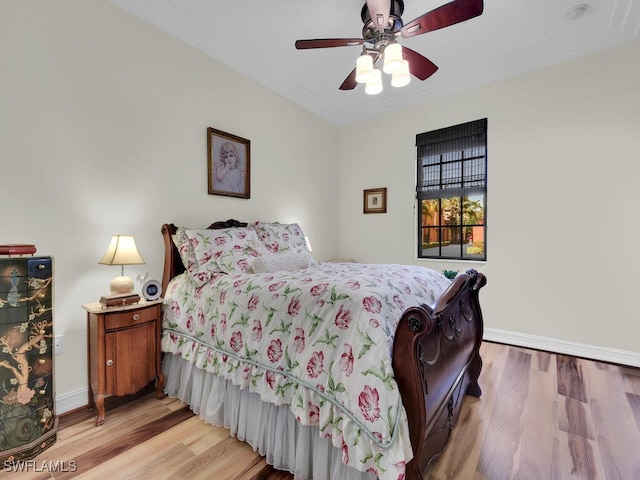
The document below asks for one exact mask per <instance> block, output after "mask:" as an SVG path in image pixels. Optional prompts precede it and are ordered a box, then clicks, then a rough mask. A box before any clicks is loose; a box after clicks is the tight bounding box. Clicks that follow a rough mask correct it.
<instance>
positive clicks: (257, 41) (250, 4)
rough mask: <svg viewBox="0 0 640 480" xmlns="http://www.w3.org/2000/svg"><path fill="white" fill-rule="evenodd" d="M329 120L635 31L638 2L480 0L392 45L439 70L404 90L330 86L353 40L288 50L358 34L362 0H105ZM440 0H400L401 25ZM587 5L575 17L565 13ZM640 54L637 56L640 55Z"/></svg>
mask: <svg viewBox="0 0 640 480" xmlns="http://www.w3.org/2000/svg"><path fill="white" fill-rule="evenodd" d="M110 1H111V3H113V4H115V5H118V6H120V7H122V8H123V9H125V10H127V11H129V12H131V13H132V14H134V15H136V16H138V17H140V18H142V19H144V20H146V21H147V22H149V23H151V24H153V25H155V26H157V27H158V28H160V29H162V30H164V31H165V32H167V33H169V34H171V35H173V36H174V37H177V38H179V39H181V40H182V41H184V42H186V43H187V44H189V45H192V46H193V47H195V48H197V49H198V50H200V51H202V52H204V53H206V54H207V55H209V56H211V57H213V58H215V59H217V60H218V61H220V62H222V63H224V64H226V65H228V66H229V67H231V68H232V69H234V70H236V71H238V72H240V73H242V74H244V75H246V76H248V77H250V78H251V79H253V80H255V81H256V82H259V83H260V84H262V85H264V86H266V87H268V88H270V89H271V90H273V91H275V92H277V93H279V94H281V95H283V96H284V97H287V98H289V99H290V100H292V101H293V102H295V103H297V104H299V105H301V106H302V107H304V108H306V109H308V110H310V111H312V112H314V113H316V114H317V115H319V116H321V117H323V118H325V119H327V120H329V121H330V122H332V123H334V124H336V125H345V124H348V123H351V122H353V121H356V120H361V119H364V118H367V117H370V116H372V115H377V114H380V113H382V112H385V111H389V110H392V109H395V108H399V107H402V106H406V105H409V104H412V103H414V102H416V101H420V100H423V99H426V98H428V97H431V96H435V95H440V94H443V93H448V92H453V91H457V90H461V89H467V88H470V87H474V86H477V85H481V84H485V83H489V82H492V81H495V80H498V79H500V78H505V77H509V76H513V75H516V74H520V73H524V72H527V71H531V70H534V69H538V68H541V67H545V66H548V65H553V64H556V63H559V62H562V61H565V60H569V59H572V58H577V57H581V56H584V55H587V54H589V53H592V52H596V51H600V50H603V49H606V48H609V47H612V46H614V45H617V44H621V43H623V42H628V41H630V40H637V39H639V38H640V0H485V2H484V12H483V14H482V15H481V16H479V17H476V18H474V19H471V20H468V21H466V22H463V23H459V24H457V25H453V26H450V27H448V28H444V29H442V30H438V31H434V32H429V33H426V34H424V35H419V36H415V37H409V38H399V42H400V43H401V44H403V45H406V46H407V47H409V48H411V49H413V50H415V51H417V52H418V53H420V54H422V55H424V56H425V57H427V58H428V59H430V60H431V61H432V62H434V63H435V64H436V65H437V66H438V67H439V70H438V71H437V72H436V73H435V74H434V75H433V76H432V77H430V78H428V79H426V80H425V81H422V82H421V81H420V80H418V79H416V78H415V77H414V78H413V79H412V81H411V83H410V84H409V85H408V86H406V87H402V88H394V87H392V86H391V85H390V84H389V78H388V77H389V76H388V75H384V74H383V77H387V78H386V79H383V81H384V82H385V85H384V91H383V92H382V93H381V94H379V95H374V96H370V95H366V94H365V93H364V87H363V86H362V85H358V87H356V89H354V90H351V91H341V90H339V89H338V87H339V86H340V84H341V83H342V81H343V80H344V79H345V78H346V76H347V75H348V74H349V73H350V72H351V70H353V68H354V67H355V61H356V59H357V57H358V56H359V55H360V52H361V49H362V47H361V46H351V47H339V48H325V49H313V50H296V48H295V47H294V43H295V41H296V40H298V39H312V38H343V37H354V38H361V37H362V21H361V19H360V10H361V8H362V6H363V5H364V0H315V1H312V0H268V1H267V0H110ZM445 3H448V1H447V0H405V10H404V13H403V14H402V20H403V22H404V23H405V24H407V23H408V22H410V21H411V20H413V19H414V18H416V17H419V16H420V15H422V14H423V13H426V12H428V11H431V10H433V9H434V8H436V7H438V6H440V5H443V4H445ZM581 3H587V4H588V5H589V8H588V10H587V12H586V14H585V15H584V16H583V17H582V18H580V19H578V20H574V21H570V20H569V19H568V18H567V12H569V10H571V9H572V8H573V7H575V6H576V5H578V4H581ZM639 60H640V59H639Z"/></svg>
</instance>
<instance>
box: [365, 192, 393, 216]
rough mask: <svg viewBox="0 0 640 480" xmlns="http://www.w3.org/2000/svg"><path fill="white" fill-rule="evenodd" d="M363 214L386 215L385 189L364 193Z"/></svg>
mask: <svg viewBox="0 0 640 480" xmlns="http://www.w3.org/2000/svg"><path fill="white" fill-rule="evenodd" d="M363 212H364V213H387V188H386V187H385V188H371V189H369V190H365V191H364V208H363Z"/></svg>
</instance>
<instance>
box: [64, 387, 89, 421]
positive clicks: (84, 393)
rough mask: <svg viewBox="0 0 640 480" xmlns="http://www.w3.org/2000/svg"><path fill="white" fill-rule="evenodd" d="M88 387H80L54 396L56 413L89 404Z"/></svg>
mask: <svg viewBox="0 0 640 480" xmlns="http://www.w3.org/2000/svg"><path fill="white" fill-rule="evenodd" d="M88 398H89V388H81V389H80V390H76V391H75V392H70V393H63V394H62V395H57V396H56V415H62V414H63V413H67V412H70V411H72V410H76V409H78V408H81V407H87V406H88V405H89V401H88Z"/></svg>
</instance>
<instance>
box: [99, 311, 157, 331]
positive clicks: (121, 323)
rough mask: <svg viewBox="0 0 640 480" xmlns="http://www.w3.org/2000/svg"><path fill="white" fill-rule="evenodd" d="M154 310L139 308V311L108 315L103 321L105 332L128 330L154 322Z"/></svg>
mask: <svg viewBox="0 0 640 480" xmlns="http://www.w3.org/2000/svg"><path fill="white" fill-rule="evenodd" d="M156 318H157V315H156V309H155V308H141V309H140V310H133V311H128V312H120V313H110V314H108V315H107V316H106V317H105V319H104V321H105V326H104V328H105V330H107V331H109V330H117V329H119V328H128V327H133V326H135V325H139V324H141V323H145V322H150V321H152V320H156Z"/></svg>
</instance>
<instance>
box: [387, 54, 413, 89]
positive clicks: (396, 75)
mask: <svg viewBox="0 0 640 480" xmlns="http://www.w3.org/2000/svg"><path fill="white" fill-rule="evenodd" d="M410 81H411V72H409V62H407V61H406V60H403V61H402V68H400V69H399V70H396V71H395V72H393V73H392V74H391V85H393V86H394V87H404V86H405V85H408V84H409V82H410Z"/></svg>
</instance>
